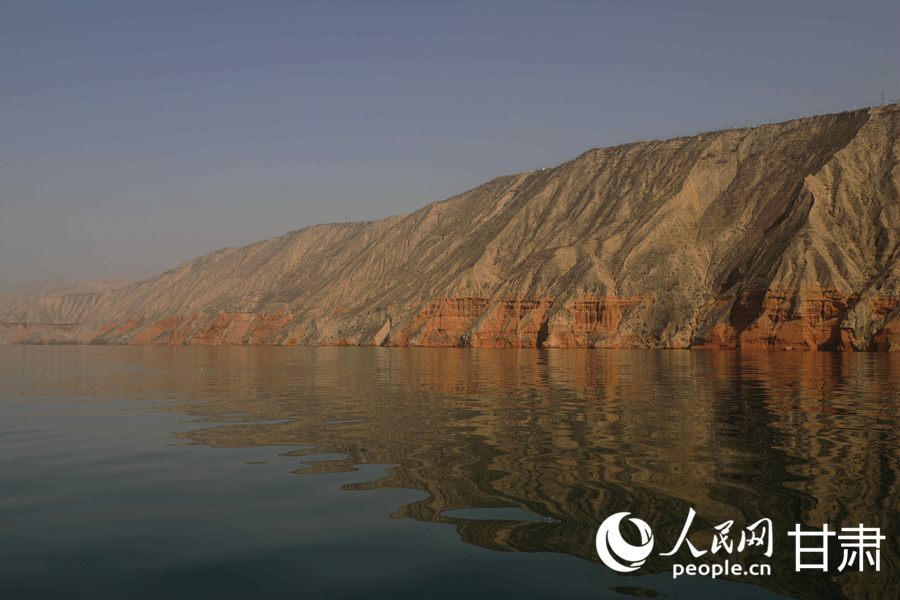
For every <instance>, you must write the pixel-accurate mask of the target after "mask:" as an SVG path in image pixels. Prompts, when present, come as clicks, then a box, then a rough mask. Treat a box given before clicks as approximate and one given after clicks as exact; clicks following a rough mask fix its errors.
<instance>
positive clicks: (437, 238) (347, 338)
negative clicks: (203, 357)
mask: <svg viewBox="0 0 900 600" xmlns="http://www.w3.org/2000/svg"><path fill="white" fill-rule="evenodd" d="M898 156H900V105H891V106H886V107H880V108H872V109H865V110H859V111H853V112H847V113H841V114H836V115H825V116H820V117H813V118H808V119H799V120H794V121H789V122H786V123H780V124H774V125H765V126H761V127H756V128H750V129H736V130H728V131H721V132H714V133H707V134H702V135H698V136H693V137H685V138H678V139H672V140H666V141H654V142H639V143H633V144H627V145H623V146H617V147H613V148H605V149H597V150H590V151H588V152H586V153H584V154H582V155H581V156H579V157H578V158H576V159H575V160H572V161H570V162H568V163H565V164H563V165H560V166H559V167H556V168H553V169H545V170H540V171H534V172H530V173H523V174H519V175H513V176H506V177H500V178H498V179H495V180H493V181H491V182H488V183H486V184H484V185H482V186H480V187H478V188H475V189H473V190H471V191H469V192H466V193H464V194H461V195H459V196H456V197H453V198H450V199H448V200H445V201H442V202H436V203H434V204H431V205H429V206H426V207H424V208H422V209H421V210H418V211H416V212H414V213H412V214H409V215H405V216H400V217H392V218H389V219H384V220H381V221H375V222H371V223H350V224H334V225H321V226H316V227H309V228H306V229H302V230H299V231H295V232H292V233H289V234H287V235H284V236H281V237H278V238H274V239H271V240H266V241H263V242H259V243H256V244H252V245H250V246H246V247H244V248H229V249H225V250H220V251H218V252H214V253H212V254H209V255H207V256H204V257H201V258H198V259H196V260H194V261H191V262H187V263H184V264H182V265H181V266H179V267H178V268H176V269H174V270H172V271H167V272H165V273H163V274H161V275H158V276H157V277H154V278H152V279H149V280H147V281H142V282H139V283H135V284H132V285H128V286H125V287H120V288H116V289H103V290H99V291H95V292H91V293H49V294H32V295H27V296H19V297H17V298H14V299H13V298H9V297H5V298H4V297H3V295H0V323H2V324H0V340H2V341H5V342H7V343H25V342H29V343H43V342H63V343H65V342H77V343H115V344H122V343H132V344H149V343H156V344H337V345H339V344H350V345H355V344H372V345H421V346H473V347H519V346H543V347H558V346H566V347H660V348H769V349H804V350H816V349H847V350H851V349H852V350H895V351H896V350H900V265H898V247H900V165H898Z"/></svg>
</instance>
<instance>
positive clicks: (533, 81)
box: [0, 0, 900, 289]
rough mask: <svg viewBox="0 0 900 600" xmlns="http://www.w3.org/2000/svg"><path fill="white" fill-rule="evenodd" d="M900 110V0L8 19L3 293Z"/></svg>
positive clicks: (325, 8)
mask: <svg viewBox="0 0 900 600" xmlns="http://www.w3.org/2000/svg"><path fill="white" fill-rule="evenodd" d="M882 94H884V95H885V97H886V98H887V99H888V100H892V99H896V98H898V97H900V2H897V1H896V0H884V1H855V2H847V1H846V0H842V1H830V0H817V1H800V0H795V1H790V2H785V1H784V0H780V1H777V2H769V1H768V0H753V1H746V2H722V1H709V2H693V1H679V2H674V1H660V2H650V1H640V0H632V1H622V2H599V1H595V2H574V1H565V0H557V1H553V2H551V1H546V2H535V1H529V0H519V1H515V2H491V1H489V0H481V1H477V2H466V1H452V0H444V1H440V2H438V1H429V0H416V1H407V2H391V1H381V2H374V1H369V2H361V1H357V2H353V1H340V2H302V1H294V2H287V1H278V2H276V1H262V0H261V1H258V2H249V1H243V2H233V1H229V0H217V1H214V2H196V1H190V0H181V1H177V2H168V1H166V0H154V1H147V2H139V1H136V2H121V1H112V2H101V1H94V0H80V1H79V2H71V1H68V0H65V1H59V2H51V1H41V0H26V1H18V0H3V2H2V4H0V289H4V288H7V287H10V286H13V285H16V284H20V283H23V282H27V281H33V280H39V279H44V278H48V277H63V278H71V279H74V278H79V279H110V278H127V279H138V278H145V277H149V276H152V275H154V274H156V273H157V272H160V271H163V270H166V269H169V268H172V267H174V266H176V265H178V264H180V263H182V262H184V261H186V260H189V259H191V258H194V257H196V256H199V255H202V254H205V253H208V252H211V251H213V250H216V249H218V248H222V247H225V246H235V245H243V244H247V243H251V242H253V241H257V240H260V239H264V238H267V237H272V236H276V235H280V234H283V233H286V232H288V231H291V230H295V229H299V228H301V227H304V226H307V225H314V224H317V223H323V222H334V221H344V220H350V221H357V220H369V219H377V218H381V217H385V216H389V215H393V214H398V213H405V212H410V211H412V210H415V209H416V208H419V207H421V206H424V205H425V204H427V203H429V202H432V201H435V200H441V199H444V198H446V197H449V196H452V195H454V194H457V193H460V192H463V191H465V190H467V189H469V188H472V187H475V186H476V185H479V184H480V183H483V182H484V181H487V180H489V179H492V178H493V177H496V176H498V175H502V174H507V173H514V172H519V171H527V170H531V169H535V168H538V167H545V166H552V165H555V164H559V163H561V162H564V161H566V160H569V159H571V158H573V157H575V156H577V155H578V154H580V153H582V152H583V151H585V150H587V149H589V148H594V147H601V146H609V145H614V144H619V143H624V142H629V141H634V140H640V139H654V138H665V137H672V136H677V135H683V134H689V133H697V132H700V131H705V130H710V129H721V128H725V127H733V126H745V125H751V124H755V123H763V122H771V121H778V120H784V119H787V118H792V117H797V116H803V115H811V114H816V113H822V112H835V111H840V110H844V109H849V108H858V107H862V106H867V105H873V104H878V103H879V102H880V101H881V96H882Z"/></svg>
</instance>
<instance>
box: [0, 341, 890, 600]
mask: <svg viewBox="0 0 900 600" xmlns="http://www.w3.org/2000/svg"><path fill="white" fill-rule="evenodd" d="M898 390H900V356H896V355H894V356H890V355H884V354H853V355H848V354H827V353H823V354H804V353H778V354H775V353H770V354H765V353H761V354H755V353H754V354H747V353H744V354H739V353H727V352H708V353H706V352H654V351H578V350H560V351H525V350H523V351H502V350H488V351H477V350H462V349H386V348H213V347H197V348H181V347H176V348H169V347H0V598H4V599H5V598H44V597H46V598H205V597H209V598H250V597H252V598H270V597H271V598H276V597H277V598H282V597H283V598H319V597H384V598H402V597H416V598H435V597H447V598H450V597H453V598H456V597H465V598H475V597H503V598H505V597H511V598H531V597H536V598H543V597H548V598H568V597H583V598H629V597H635V596H638V597H655V596H659V597H676V598H771V597H797V598H831V597H835V598H841V597H850V598H896V597H897V590H898V589H900V577H898V567H900V558H898V556H900V551H898V536H900V525H898V524H900V515H898V513H900V504H898V488H900V449H898V432H897V429H898V423H900V391H898ZM690 508H693V509H695V510H696V513H697V517H696V519H695V521H694V524H693V527H692V529H691V533H692V535H691V538H690V539H691V540H695V541H697V545H698V546H700V545H701V544H702V543H703V540H704V539H705V540H707V542H706V544H707V548H708V547H709V545H708V540H709V539H710V536H711V532H712V531H713V530H712V527H713V526H714V525H716V524H719V523H722V522H723V521H726V520H734V522H735V526H734V532H737V531H739V530H740V529H741V528H743V526H744V525H745V524H749V523H751V522H753V521H756V520H757V519H760V518H764V517H765V518H770V519H772V521H773V528H774V533H775V535H774V536H773V540H774V543H775V547H774V554H773V556H772V557H771V558H768V559H766V558H765V557H761V556H760V554H759V553H758V549H757V553H756V554H753V553H752V552H751V553H748V552H747V551H745V552H744V553H743V554H740V555H738V554H737V553H735V554H732V560H735V559H738V560H741V559H742V558H746V559H747V560H746V562H754V561H756V559H761V560H762V561H764V562H768V563H770V564H771V570H772V572H771V575H769V576H756V577H751V576H741V577H730V578H720V579H715V580H713V579H711V578H709V577H701V576H694V577H687V576H684V577H680V578H678V579H673V577H672V563H673V562H676V561H678V562H690V561H691V560H693V559H692V557H691V556H690V554H689V553H687V552H686V551H685V549H684V548H683V549H682V551H680V552H679V553H678V554H676V556H669V557H664V556H659V555H658V554H659V552H662V551H665V550H668V549H669V548H671V547H672V546H673V545H674V542H675V541H676V539H677V538H678V535H679V532H680V530H681V528H682V526H683V524H684V522H685V518H686V516H687V513H688V511H689V509H690ZM622 511H628V512H631V513H632V514H633V516H637V517H639V518H641V519H643V520H644V521H646V522H647V523H648V524H649V525H650V526H651V527H652V530H653V534H654V537H655V539H656V541H657V551H654V553H653V555H651V556H650V558H648V559H647V562H646V564H644V565H643V566H642V567H641V568H640V569H638V570H636V571H635V572H634V573H629V574H622V573H617V572H615V571H613V570H611V569H609V568H608V567H607V566H606V565H604V564H603V563H602V562H601V561H600V559H599V558H598V556H597V553H596V550H595V545H594V544H595V540H594V536H595V533H596V531H597V527H598V526H599V525H600V523H601V522H602V521H603V520H604V519H605V518H606V517H608V516H609V515H611V514H613V513H617V512H622ZM797 523H799V524H801V525H803V526H804V527H805V528H814V527H821V525H822V524H823V523H829V524H831V525H832V528H835V527H840V526H847V525H857V524H858V523H864V524H866V525H867V526H877V527H880V528H881V532H882V533H883V534H884V535H886V537H887V539H886V540H885V541H884V542H883V543H882V547H881V554H880V560H881V570H880V572H874V570H872V569H871V568H870V569H868V570H865V571H864V572H858V571H854V572H849V571H845V572H838V570H837V563H839V562H840V558H841V557H840V552H839V550H838V549H837V548H833V549H832V560H833V561H835V562H834V563H833V565H832V566H831V568H830V569H829V572H827V573H822V572H818V573H816V572H812V571H802V572H797V571H796V570H795V568H794V555H795V553H794V548H793V541H792V540H790V538H788V537H787V536H786V532H787V531H788V530H789V529H792V528H793V527H794V525H795V524H797ZM626 537H628V536H627V532H626ZM735 537H739V534H738V536H735ZM707 558H709V557H703V558H702V559H696V560H697V561H700V562H702V561H706V560H707ZM722 558H724V557H722ZM751 558H752V559H753V560H750V559H751ZM713 560H714V559H709V562H713ZM716 560H717V559H716Z"/></svg>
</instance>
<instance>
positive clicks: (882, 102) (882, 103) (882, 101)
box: [881, 92, 884, 106]
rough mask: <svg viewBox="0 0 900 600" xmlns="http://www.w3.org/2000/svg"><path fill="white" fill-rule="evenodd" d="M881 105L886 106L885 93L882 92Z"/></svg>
mask: <svg viewBox="0 0 900 600" xmlns="http://www.w3.org/2000/svg"><path fill="white" fill-rule="evenodd" d="M881 105H882V106H884V92H881Z"/></svg>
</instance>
